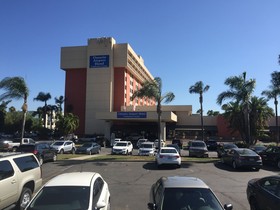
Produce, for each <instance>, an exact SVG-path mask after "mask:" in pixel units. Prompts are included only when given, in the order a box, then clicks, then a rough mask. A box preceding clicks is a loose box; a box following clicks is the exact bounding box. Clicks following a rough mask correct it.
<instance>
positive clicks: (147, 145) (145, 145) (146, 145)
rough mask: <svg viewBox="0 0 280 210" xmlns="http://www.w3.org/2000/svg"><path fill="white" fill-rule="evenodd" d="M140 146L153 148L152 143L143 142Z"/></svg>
mask: <svg viewBox="0 0 280 210" xmlns="http://www.w3.org/2000/svg"><path fill="white" fill-rule="evenodd" d="M140 148H153V145H152V144H141V147H140Z"/></svg>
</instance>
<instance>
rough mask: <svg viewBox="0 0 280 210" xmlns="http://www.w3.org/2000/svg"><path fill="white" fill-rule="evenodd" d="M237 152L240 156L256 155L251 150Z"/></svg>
mask: <svg viewBox="0 0 280 210" xmlns="http://www.w3.org/2000/svg"><path fill="white" fill-rule="evenodd" d="M237 152H238V153H239V154H240V155H256V153H255V152H254V151H253V150H250V149H240V150H237Z"/></svg>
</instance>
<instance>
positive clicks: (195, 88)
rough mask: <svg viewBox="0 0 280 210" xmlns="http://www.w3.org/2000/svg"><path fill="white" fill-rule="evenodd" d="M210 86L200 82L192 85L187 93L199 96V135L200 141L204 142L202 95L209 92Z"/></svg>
mask: <svg viewBox="0 0 280 210" xmlns="http://www.w3.org/2000/svg"><path fill="white" fill-rule="evenodd" d="M209 88H210V86H209V85H205V86H204V84H203V82H202V81H198V82H196V83H195V84H194V85H192V86H190V88H189V92H190V93H191V94H192V93H196V94H199V103H200V121H201V132H202V133H201V134H202V141H204V124H203V93H205V92H207V91H208V90H209Z"/></svg>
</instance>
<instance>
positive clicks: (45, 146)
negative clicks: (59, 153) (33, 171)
mask: <svg viewBox="0 0 280 210" xmlns="http://www.w3.org/2000/svg"><path fill="white" fill-rule="evenodd" d="M40 146H41V149H42V153H43V154H44V160H51V159H52V157H53V152H52V150H51V148H50V146H49V145H48V144H41V145H40Z"/></svg>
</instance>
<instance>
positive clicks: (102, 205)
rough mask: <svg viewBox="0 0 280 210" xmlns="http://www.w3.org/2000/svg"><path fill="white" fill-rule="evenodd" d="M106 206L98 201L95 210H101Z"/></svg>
mask: <svg viewBox="0 0 280 210" xmlns="http://www.w3.org/2000/svg"><path fill="white" fill-rule="evenodd" d="M105 206H106V203H105V202H104V201H98V202H97V204H96V206H95V209H102V208H104V207H105Z"/></svg>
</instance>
